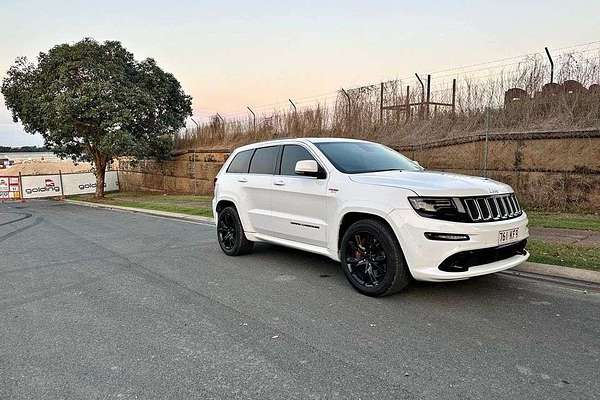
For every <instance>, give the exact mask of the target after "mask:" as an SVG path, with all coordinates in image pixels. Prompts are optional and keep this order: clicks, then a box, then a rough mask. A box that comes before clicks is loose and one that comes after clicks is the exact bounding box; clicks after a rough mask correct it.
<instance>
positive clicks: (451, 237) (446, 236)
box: [425, 232, 469, 241]
mask: <svg viewBox="0 0 600 400" xmlns="http://www.w3.org/2000/svg"><path fill="white" fill-rule="evenodd" d="M425 237H426V238H427V239H429V240H445V241H463V240H469V235H461V234H458V233H438V232H425Z"/></svg>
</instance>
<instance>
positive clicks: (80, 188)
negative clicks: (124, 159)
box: [62, 171, 119, 196]
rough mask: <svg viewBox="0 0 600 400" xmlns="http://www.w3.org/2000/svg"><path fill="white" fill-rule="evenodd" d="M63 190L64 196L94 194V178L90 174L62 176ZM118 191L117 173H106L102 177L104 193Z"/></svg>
mask: <svg viewBox="0 0 600 400" xmlns="http://www.w3.org/2000/svg"><path fill="white" fill-rule="evenodd" d="M62 180H63V190H64V194H65V196H69V195H72V194H85V193H95V192H96V176H95V175H94V174H92V173H91V172H87V173H83V174H63V176H62ZM117 190H119V181H118V179H117V171H106V174H105V175H104V191H105V192H114V191H117Z"/></svg>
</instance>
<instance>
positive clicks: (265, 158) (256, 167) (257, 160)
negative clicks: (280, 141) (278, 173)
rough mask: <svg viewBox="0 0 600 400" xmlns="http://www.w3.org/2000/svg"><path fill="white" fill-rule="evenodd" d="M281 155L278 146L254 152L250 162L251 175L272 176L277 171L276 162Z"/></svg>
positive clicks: (262, 148)
mask: <svg viewBox="0 0 600 400" xmlns="http://www.w3.org/2000/svg"><path fill="white" fill-rule="evenodd" d="M278 153H279V147H278V146H271V147H261V148H258V149H256V150H255V151H254V156H253V157H252V161H251V162H250V173H251V174H272V173H273V171H274V170H275V160H276V159H277V154H278Z"/></svg>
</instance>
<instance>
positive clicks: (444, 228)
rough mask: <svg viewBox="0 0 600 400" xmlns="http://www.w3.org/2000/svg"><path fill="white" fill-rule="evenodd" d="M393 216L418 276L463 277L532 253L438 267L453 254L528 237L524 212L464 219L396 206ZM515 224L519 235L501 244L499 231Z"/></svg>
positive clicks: (499, 268)
mask: <svg viewBox="0 0 600 400" xmlns="http://www.w3.org/2000/svg"><path fill="white" fill-rule="evenodd" d="M390 219H391V221H392V225H393V226H392V228H393V229H394V231H395V233H396V236H397V237H398V241H399V243H400V246H401V247H402V251H403V252H404V257H405V259H406V262H407V264H408V267H409V270H410V272H411V274H412V276H413V277H414V278H415V279H416V280H421V281H453V280H462V279H467V278H471V277H474V276H479V275H485V274H491V273H494V272H498V271H502V270H505V269H508V268H512V267H515V266H517V265H519V264H521V263H523V262H525V261H526V260H527V259H528V258H529V253H527V252H526V251H524V252H522V254H514V255H511V256H508V257H506V258H503V259H501V260H497V259H495V258H489V260H486V257H485V256H484V257H479V258H478V263H477V264H476V265H473V264H469V265H465V266H464V268H460V267H461V265H460V261H459V262H458V265H457V267H458V268H457V270H456V271H452V272H449V271H444V270H442V269H440V268H439V267H440V265H442V263H443V262H444V261H445V260H447V259H448V258H449V257H450V256H453V255H456V254H458V253H462V252H469V251H473V250H475V251H478V250H481V249H490V250H492V251H493V250H496V249H495V248H498V247H499V246H506V245H509V244H514V243H517V242H521V241H523V240H525V239H527V238H528V237H529V231H528V229H527V222H528V220H527V215H526V214H525V213H523V214H522V215H521V216H519V217H517V218H513V219H509V220H504V221H494V222H483V223H461V222H450V221H441V220H437V219H433V218H425V217H421V216H420V215H418V214H417V213H415V212H414V211H413V210H395V211H393V212H391V213H390ZM514 228H518V229H519V234H518V236H517V237H516V238H515V239H514V240H512V241H511V242H509V243H503V244H501V245H499V243H498V240H499V232H500V231H506V230H511V229H514ZM425 232H432V233H452V234H464V235H468V236H469V240H464V241H441V240H430V239H428V238H426V237H425ZM500 248H501V247H500Z"/></svg>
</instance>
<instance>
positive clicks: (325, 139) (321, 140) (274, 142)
mask: <svg viewBox="0 0 600 400" xmlns="http://www.w3.org/2000/svg"><path fill="white" fill-rule="evenodd" d="M290 142H304V143H306V142H310V143H324V142H365V140H359V139H349V138H340V137H335V138H334V137H313V138H284V139H275V140H266V141H263V142H256V143H250V144H247V145H244V146H241V147H239V148H238V149H237V150H247V149H253V148H256V147H267V146H275V145H279V144H285V143H290Z"/></svg>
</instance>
